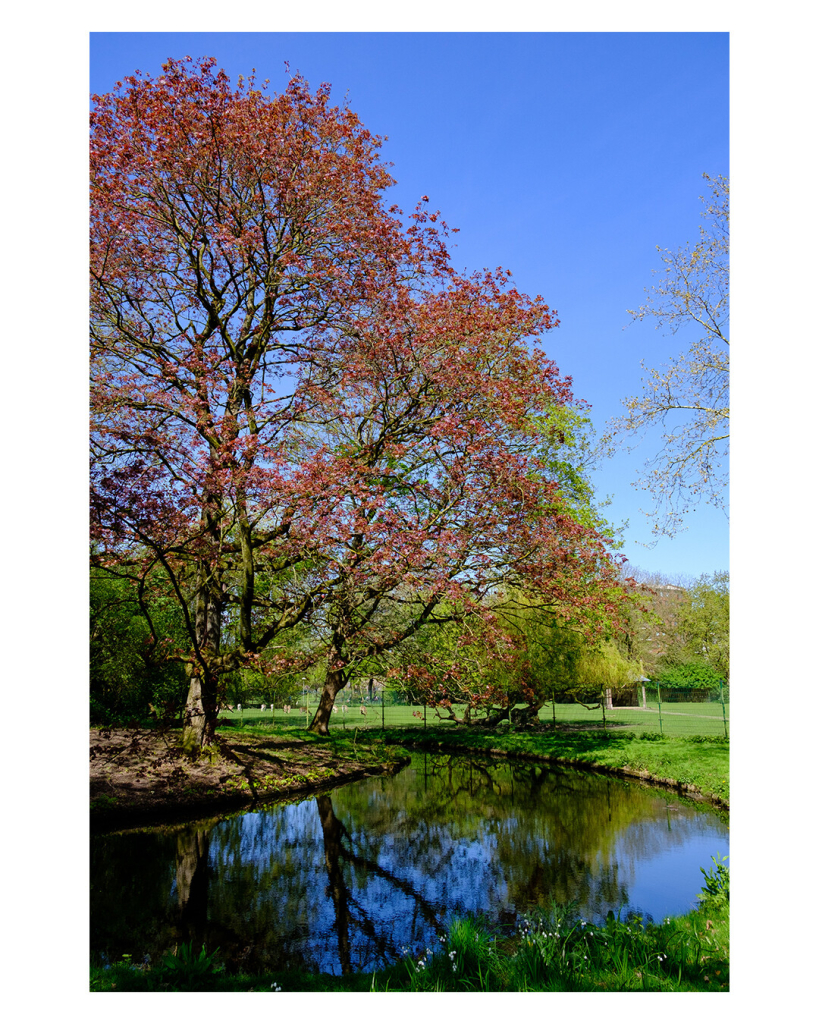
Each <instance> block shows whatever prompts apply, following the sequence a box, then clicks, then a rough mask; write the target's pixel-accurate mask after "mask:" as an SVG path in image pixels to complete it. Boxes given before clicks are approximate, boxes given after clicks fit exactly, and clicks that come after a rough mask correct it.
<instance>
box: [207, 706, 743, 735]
mask: <svg viewBox="0 0 819 1024" xmlns="http://www.w3.org/2000/svg"><path fill="white" fill-rule="evenodd" d="M302 706H304V705H302ZM518 706H519V707H523V705H518ZM307 707H308V710H307V711H306V712H305V711H299V710H298V709H294V710H292V711H290V712H289V713H285V712H284V711H282V709H281V708H277V709H276V710H275V711H273V710H270V709H265V710H264V711H260V710H259V709H258V708H256V709H251V708H248V709H246V710H244V711H243V712H242V713H241V714H239V712H236V711H233V712H230V711H225V712H222V714H221V715H220V719H221V720H223V721H234V722H243V723H245V724H246V725H250V724H259V725H264V724H268V723H269V724H275V725H279V726H290V727H292V728H304V727H305V725H307V724H309V721H310V719H311V718H312V717H313V714H314V713H315V705H313V707H310V706H309V705H307ZM344 707H346V708H347V710H346V711H345V710H343V708H344ZM361 707H362V705H361V704H360V703H358V704H349V705H344V704H343V703H341V704H338V705H337V708H338V710H337V711H336V712H334V713H333V716H332V720H331V728H333V729H341V730H348V731H353V730H355V729H358V730H362V729H380V728H381V726H382V721H383V723H384V726H385V727H387V728H401V727H408V726H413V727H416V728H432V727H443V728H448V727H450V726H451V725H452V723H451V722H449V721H447V719H446V717H445V715H442V716H439V715H438V714H437V713H436V711H435V709H433V708H427V710H426V718H425V717H424V708H423V707H422V706H420V705H416V706H410V705H401V704H395V705H391V704H387V705H385V707H384V708H383V713H382V707H381V705H380V704H378V703H373V704H367V705H365V707H366V711H367V713H366V715H362V714H361ZM729 707H730V706H729V705H728V704H726V705H725V720H724V721H723V709H722V704H719V703H671V702H669V703H664V704H663V705H662V706H661V707H659V708H658V706H657V704H656V703H654V704H651V703H648V705H647V706H646V708H644V709H643V708H610V709H606V710H605V719H604V715H603V710H602V709H600V708H591V709H590V708H587V707H584V706H583V705H582V704H555V705H554V706H553V705H551V704H548V705H547V706H546V707H545V708H542V709H541V711H540V715H539V718H540V721H541V722H543V723H544V724H546V725H548V724H549V723H551V722H554V723H555V724H556V725H559V726H566V725H579V726H594V727H599V728H603V727H604V724H605V728H607V729H614V730H621V729H628V730H631V731H639V732H656V733H657V734H658V735H664V736H722V737H725V736H726V735H727V734H728V732H729V727H730V718H729ZM455 710H456V713H457V714H458V716H459V717H460V716H462V715H463V711H464V709H463V707H456V709H455ZM425 722H426V725H425Z"/></svg>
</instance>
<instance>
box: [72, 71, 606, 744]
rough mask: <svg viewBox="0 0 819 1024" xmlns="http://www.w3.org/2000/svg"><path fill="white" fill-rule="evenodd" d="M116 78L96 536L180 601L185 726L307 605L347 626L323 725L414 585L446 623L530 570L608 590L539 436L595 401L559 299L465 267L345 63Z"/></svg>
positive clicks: (109, 149) (94, 165)
mask: <svg viewBox="0 0 819 1024" xmlns="http://www.w3.org/2000/svg"><path fill="white" fill-rule="evenodd" d="M94 102H95V106H94V110H93V112H92V116H91V369H92V390H91V398H92V427H91V434H92V469H91V483H92V495H91V523H92V539H93V545H94V548H93V551H94V553H93V561H94V564H95V565H96V566H98V567H100V568H107V569H110V570H111V571H114V572H116V573H117V575H119V576H120V577H126V578H128V579H130V580H131V582H132V583H133V586H134V588H135V590H136V591H137V592H139V591H140V590H141V589H144V587H145V581H146V580H150V583H151V587H152V588H153V590H154V591H156V588H160V589H161V588H164V591H165V593H166V594H167V595H170V596H172V597H173V598H174V599H175V600H176V601H177V603H178V605H179V608H180V609H181V611H182V614H183V618H184V622H185V629H186V633H187V638H188V642H187V645H183V646H178V647H174V648H170V649H167V650H164V651H162V652H161V653H163V654H164V655H165V656H166V657H168V658H171V659H175V660H177V661H180V662H182V663H183V664H184V665H185V667H186V671H187V673H188V679H189V693H188V699H187V705H186V711H185V730H184V736H183V739H184V744H185V746H186V748H187V749H188V750H190V751H195V750H197V749H198V748H200V747H201V746H204V745H207V744H209V743H211V742H213V739H214V734H215V727H216V715H217V705H218V697H219V687H220V680H221V679H223V678H224V676H225V674H226V673H229V672H231V671H234V670H236V669H237V668H240V667H244V666H259V667H263V666H264V664H266V663H267V664H274V663H275V661H276V654H277V638H280V637H282V636H283V635H285V634H286V633H287V632H288V631H292V630H293V628H294V627H297V626H303V625H304V624H309V625H310V627H311V629H315V630H316V631H317V633H321V632H322V631H324V632H325V633H326V635H327V637H328V638H329V639H328V642H327V645H326V651H325V652H324V653H325V655H326V657H327V665H328V673H327V683H326V685H325V697H327V698H328V699H327V700H325V697H323V698H322V704H321V707H320V709H319V711H320V714H319V715H317V718H316V720H315V721H314V728H315V729H316V731H319V732H324V731H326V725H327V720H328V719H329V714H330V708H331V707H332V697H334V695H335V693H337V692H338V690H339V689H340V687H341V686H342V685H344V683H345V682H346V680H347V678H348V677H349V671H350V666H351V665H352V664H353V663H354V662H355V659H356V657H357V656H358V653H356V652H360V651H361V650H363V649H365V648H366V649H368V650H370V651H371V653H372V652H376V653H377V652H378V651H379V650H386V649H389V648H390V647H391V646H394V645H395V644H397V643H400V641H401V636H400V635H399V634H396V633H395V631H393V632H392V633H390V632H389V631H384V630H380V631H376V632H375V633H374V632H373V630H374V629H375V625H376V623H377V621H378V615H379V612H383V611H384V609H385V608H386V607H387V606H389V605H390V604H391V603H396V602H398V601H400V600H402V597H401V595H406V594H408V593H410V592H411V593H412V594H413V595H419V594H420V595H424V596H423V601H424V605H423V610H422V612H421V614H420V616H416V618H417V620H418V622H420V623H423V624H426V623H430V622H434V621H435V610H436V609H440V607H441V602H442V601H444V600H445V601H446V602H447V604H448V606H449V607H450V608H454V607H456V606H457V607H459V608H461V612H459V614H463V610H464V609H469V610H472V611H473V612H474V611H475V610H477V609H480V608H482V607H483V598H484V597H485V596H486V594H487V593H488V591H489V589H491V588H492V587H495V586H497V585H498V584H499V582H500V581H502V580H503V579H506V578H510V577H511V576H512V575H514V576H515V577H516V578H518V577H519V578H520V579H522V580H525V581H527V584H528V585H530V586H532V587H534V588H536V589H538V588H539V589H540V590H543V591H544V592H545V591H547V590H548V591H549V592H550V593H553V594H555V595H557V594H558V593H559V594H561V595H564V596H565V598H566V600H567V601H568V603H569V604H572V605H580V604H582V603H583V601H585V600H588V599H589V598H588V595H587V594H584V591H583V581H584V580H586V579H587V578H590V576H591V575H593V574H594V573H598V574H599V573H600V572H602V573H603V574H604V575H605V574H606V573H608V572H609V571H610V562H609V561H608V558H607V555H606V554H605V550H604V544H603V541H602V538H600V537H599V536H598V535H597V534H596V533H595V531H594V530H593V529H591V528H589V527H588V525H585V524H583V523H582V522H581V521H579V520H578V518H576V517H573V516H572V514H571V509H570V507H569V506H568V505H567V503H566V500H565V496H564V495H563V493H562V491H561V489H560V486H559V485H558V483H557V482H555V481H554V480H550V479H549V478H548V473H547V472H546V468H547V467H546V466H545V464H544V463H543V462H542V460H539V452H540V451H541V450H542V446H543V443H544V438H545V437H551V436H552V435H553V434H554V431H553V430H552V426H550V423H551V420H550V417H552V416H553V414H554V413H556V411H557V410H560V409H562V408H565V406H566V405H567V403H568V402H569V401H570V395H569V389H568V383H567V382H566V381H565V380H562V379H561V378H560V377H559V375H558V373H557V370H556V368H555V367H554V366H553V364H551V363H550V362H549V361H548V360H546V359H545V358H544V357H542V356H538V355H536V354H532V353H531V352H530V351H529V348H528V346H527V339H532V338H536V337H537V336H538V335H539V334H541V333H542V332H543V331H545V330H547V329H548V328H549V327H551V326H553V324H554V323H555V321H554V318H553V315H552V314H551V312H550V311H549V309H548V307H547V306H546V305H545V303H543V301H542V300H541V299H540V298H536V299H528V298H527V297H525V296H522V295H519V294H518V293H517V292H516V291H515V290H514V289H513V288H510V287H509V286H508V285H509V282H508V279H507V275H504V274H502V273H496V274H485V275H483V276H476V277H475V278H472V279H469V280H465V279H462V278H459V277H458V276H457V275H455V274H454V273H453V271H452V270H451V267H450V265H449V260H448V254H447V251H446V247H445V242H444V239H445V237H446V226H445V225H443V224H442V223H441V222H439V220H438V216H437V214H428V213H427V212H426V211H425V206H424V204H423V202H422V204H420V205H419V208H418V209H417V210H416V211H415V213H414V214H413V215H412V217H411V218H410V224H409V227H404V226H403V225H402V222H401V220H400V219H399V214H400V211H397V210H395V209H394V208H391V209H387V208H386V207H385V205H384V201H383V191H384V189H385V188H386V187H388V186H389V185H390V184H391V183H392V179H391V178H390V176H389V175H388V173H387V171H386V170H385V168H384V166H383V165H382V164H381V163H380V162H379V160H378V148H379V145H380V140H378V139H377V138H375V137H373V136H371V135H370V134H369V133H368V132H367V131H366V130H365V129H364V128H363V126H362V125H361V123H360V122H359V120H358V118H357V117H356V115H355V114H354V113H352V112H351V111H350V110H349V109H348V108H346V107H341V108H339V107H332V106H331V105H330V103H329V87H327V86H321V87H320V88H319V89H318V90H317V91H316V92H315V93H311V92H310V90H309V89H308V87H307V85H306V83H305V82H304V81H303V80H302V79H301V78H300V77H298V76H296V77H294V78H293V79H292V80H291V81H290V83H289V85H288V87H287V89H286V90H285V92H284V93H283V94H281V95H279V96H274V97H271V96H268V95H267V94H266V92H265V91H264V90H263V89H262V90H260V89H258V88H257V87H256V84H255V82H254V80H253V79H252V78H251V79H248V80H240V82H239V85H238V87H237V88H233V87H231V85H230V82H229V80H228V79H227V76H226V75H225V74H224V73H223V72H222V71H219V70H217V69H216V65H215V61H213V60H212V59H205V60H201V61H199V62H193V61H191V60H190V59H189V58H186V59H185V60H183V61H175V60H171V61H169V62H168V63H167V64H165V65H164V67H163V74H162V75H161V76H160V77H159V78H158V79H156V80H154V79H151V78H150V77H148V76H144V75H142V74H141V73H139V72H137V73H136V74H135V75H133V76H131V77H129V78H127V79H126V80H125V83H124V84H123V83H118V84H117V90H116V91H115V92H112V93H109V94H107V95H105V96H97V97H95V98H94ZM425 199H426V197H425ZM413 600H415V598H413ZM449 614H451V613H449ZM481 614H483V613H481ZM406 628H407V627H406V626H405V627H403V629H406ZM412 628H417V625H416V626H414V627H412ZM408 635H409V634H408ZM153 639H154V640H155V642H156V643H157V646H158V647H161V643H162V638H161V637H153ZM353 648H355V651H353ZM263 655H264V657H263ZM328 703H329V707H328Z"/></svg>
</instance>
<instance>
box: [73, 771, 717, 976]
mask: <svg viewBox="0 0 819 1024" xmlns="http://www.w3.org/2000/svg"><path fill="white" fill-rule="evenodd" d="M716 853H721V854H727V853H728V826H727V824H726V822H725V820H724V815H722V816H720V815H719V814H717V813H716V812H714V811H713V810H711V809H709V808H708V807H707V805H704V804H694V803H691V802H688V801H681V800H680V799H679V798H678V797H677V796H676V795H674V794H671V793H669V792H666V791H663V790H660V789H656V788H649V787H647V786H644V785H641V784H639V783H629V782H624V781H621V780H618V779H613V778H608V777H604V776H599V775H593V774H588V773H582V772H576V771H571V770H562V769H557V768H553V767H548V768H547V767H543V766H540V765H537V766H536V765H532V764H521V763H517V764H512V763H505V762H501V763H498V762H494V763H493V762H490V761H486V760H480V759H470V758H465V757H462V756H457V757H456V756H447V755H440V754H439V755H431V754H430V755H424V754H417V755H415V756H414V757H413V761H412V765H411V766H410V767H408V768H406V769H404V770H403V771H402V772H400V773H399V774H398V775H396V776H394V777H386V778H384V777H380V778H375V779H366V780H363V781H361V782H355V783H351V784H349V785H346V786H343V787H339V788H338V789H336V790H333V791H332V792H330V793H328V794H326V795H323V796H319V797H313V798H311V799H305V800H303V801H301V802H298V803H292V804H284V805H283V804H279V805H269V806H265V807H263V808H259V809H256V810H254V811H249V812H247V813H244V814H240V815H233V816H230V817H226V818H221V819H213V820H211V821H207V822H197V823H196V824H194V825H187V826H180V827H176V828H172V829H169V828H165V829H157V830H151V831H145V832H133V833H123V834H118V835H107V836H95V837H93V838H92V841H91V946H92V952H93V954H94V955H95V956H98V957H101V958H102V959H104V960H106V959H107V960H112V961H113V960H117V959H119V958H120V957H121V956H122V954H123V953H129V954H131V956H132V958H133V962H139V961H141V960H142V959H143V957H144V956H145V955H149V956H151V957H152V959H154V960H155V959H156V958H157V957H158V956H159V955H161V954H162V953H163V952H164V951H166V950H169V949H172V948H173V947H174V945H175V944H176V943H177V942H182V941H193V942H194V943H196V944H199V943H201V942H204V943H205V944H206V946H207V948H208V949H209V950H212V949H215V948H216V947H217V946H218V947H220V957H221V958H222V959H223V960H224V961H225V962H227V963H228V965H229V966H230V967H231V968H234V969H235V968H239V967H242V968H244V969H246V970H249V971H257V970H259V971H261V970H278V969H284V968H299V969H303V970H305V971H310V972H318V971H322V972H327V973H332V974H339V973H346V972H348V971H359V970H372V969H374V968H377V967H379V966H383V965H384V964H386V963H389V962H393V961H394V960H396V959H399V958H400V957H401V955H402V954H403V952H404V950H410V951H413V952H415V951H418V950H419V949H422V948H424V947H425V946H426V945H428V944H431V942H432V941H434V939H435V936H436V935H438V934H441V931H442V928H443V926H444V925H445V924H446V922H447V921H448V920H450V919H451V918H452V917H454V916H458V915H463V914H465V913H472V912H481V913H483V914H485V915H486V916H487V917H488V918H489V920H490V921H492V922H497V923H505V924H507V925H511V924H514V923H515V922H519V921H520V920H521V918H522V916H523V915H524V914H526V913H530V912H533V911H537V909H538V908H541V907H542V908H547V907H548V906H549V904H550V900H551V899H555V900H557V901H558V902H566V901H569V900H576V901H577V902H578V904H579V909H580V911H581V913H582V914H583V915H584V916H585V917H586V918H587V919H588V920H589V921H593V922H597V921H600V920H601V919H603V918H605V916H606V914H607V913H608V911H609V910H612V911H614V913H615V914H618V913H619V914H620V915H621V916H627V915H628V914H630V913H635V914H636V913H639V914H641V915H642V916H643V918H644V919H646V920H656V921H659V920H662V918H663V917H666V916H668V915H674V914H681V913H685V912H686V911H688V910H690V909H692V907H693V906H694V904H695V902H696V897H697V894H698V892H699V891H700V889H701V888H702V882H703V878H702V874H701V872H700V870H699V869H700V867H706V868H709V867H711V856H712V855H714V854H716Z"/></svg>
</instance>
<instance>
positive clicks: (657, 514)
mask: <svg viewBox="0 0 819 1024" xmlns="http://www.w3.org/2000/svg"><path fill="white" fill-rule="evenodd" d="M703 177H704V178H705V179H706V181H707V182H708V184H709V186H710V189H711V195H710V196H707V197H700V198H701V199H702V201H703V202H704V203H705V204H706V206H705V211H704V212H703V214H702V216H703V219H704V223H703V224H702V225H701V226H700V237H699V241H698V242H697V244H696V245H695V246H693V247H690V246H689V245H685V246H683V247H682V248H680V249H677V250H676V251H672V250H670V249H661V248H660V247H659V246H658V252H660V254H661V258H662V262H663V263H664V265H665V266H664V269H663V270H661V271H655V273H658V274H660V275H661V276H660V278H659V283H657V284H655V285H654V286H653V287H652V288H650V289H647V294H648V301H647V302H646V303H645V304H644V305H642V306H640V308H639V309H636V310H629V313H631V315H632V316H633V317H634V319H635V320H644V319H645V318H646V317H652V318H654V319H655V320H656V326H657V329H664V330H665V331H666V332H667V333H670V334H676V332H677V331H678V330H679V329H680V328H681V327H687V326H689V325H693V324H695V325H698V327H699V330H700V336H699V338H697V340H695V341H693V342H692V343H691V345H690V346H689V347H688V349H687V351H685V352H683V353H682V354H680V355H678V356H677V357H676V358H675V359H673V360H672V361H671V362H670V363H668V364H665V365H662V366H660V367H659V368H657V369H653V368H648V367H646V365H645V363H643V364H642V365H643V369H644V370H646V373H647V375H646V376H645V377H644V378H643V391H642V393H641V394H640V395H636V396H632V397H630V398H626V399H625V400H624V401H623V404H624V406H625V407H626V410H627V413H626V415H625V416H622V417H620V418H618V419H615V420H613V421H612V422H611V423H610V424H609V430H610V433H609V436H608V440H609V442H613V441H614V440H615V439H616V437H617V435H618V434H619V435H632V436H634V435H640V434H643V433H644V432H645V430H646V429H647V428H649V427H651V426H653V425H656V424H661V425H662V428H663V437H662V448H661V449H660V451H659V452H658V453H657V454H656V455H655V456H653V457H652V458H650V459H649V460H648V461H647V462H646V464H645V472H644V474H643V475H642V476H641V478H640V479H639V480H637V481H635V486H638V487H641V488H643V489H645V490H646V491H647V492H648V493H649V494H650V495H651V497H652V499H653V507H652V508H651V509H649V510H645V511H646V514H647V515H648V516H650V517H651V518H652V519H653V520H654V533H655V534H658V535H663V534H664V535H666V536H672V535H673V534H675V533H676V532H677V531H678V530H679V529H680V528H681V526H682V522H683V517H684V516H685V514H686V513H687V512H688V511H690V510H691V508H693V507H694V506H695V505H697V504H698V503H699V502H700V501H701V500H703V499H704V500H705V501H706V502H707V503H708V504H710V505H713V506H715V507H717V508H721V509H723V510H724V511H726V515H727V510H726V498H725V496H726V490H727V475H728V439H729V431H728V418H729V405H728V394H729V380H728V345H729V341H728V324H729V294H728V293H729V288H728V284H729V259H728V237H729V211H728V200H729V183H728V179H727V178H725V177H723V176H722V175H717V176H716V177H713V178H712V177H710V176H709V175H707V174H704V175H703Z"/></svg>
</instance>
